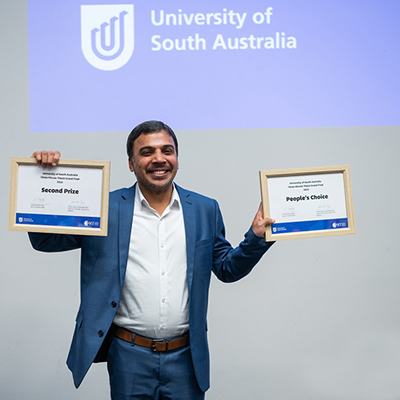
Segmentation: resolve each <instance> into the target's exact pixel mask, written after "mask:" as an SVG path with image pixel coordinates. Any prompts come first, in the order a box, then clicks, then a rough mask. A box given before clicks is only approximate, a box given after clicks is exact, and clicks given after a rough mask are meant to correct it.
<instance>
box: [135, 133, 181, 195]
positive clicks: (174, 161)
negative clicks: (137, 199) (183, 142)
mask: <svg viewBox="0 0 400 400" xmlns="http://www.w3.org/2000/svg"><path fill="white" fill-rule="evenodd" d="M178 168H179V163H178V157H177V155H176V149H175V144H174V140H173V139H172V137H171V136H169V135H168V133H167V132H166V131H164V130H162V131H159V132H152V133H147V134H141V135H140V136H139V137H138V138H137V139H136V140H135V141H134V143H133V160H129V169H130V170H131V171H132V172H134V173H135V175H136V179H137V181H138V184H139V187H140V189H141V190H142V192H146V191H147V192H150V193H155V192H162V191H168V190H169V189H170V188H171V184H172V181H173V180H174V178H175V175H176V173H177V172H178Z"/></svg>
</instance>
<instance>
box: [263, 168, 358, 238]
mask: <svg viewBox="0 0 400 400" xmlns="http://www.w3.org/2000/svg"><path fill="white" fill-rule="evenodd" d="M260 183H261V195H262V202H263V212H264V215H265V216H268V217H271V218H274V219H275V223H274V224H272V225H270V226H267V231H266V234H265V240H266V241H267V242H270V241H275V240H287V239H300V238H311V237H319V236H335V235H348V234H354V233H355V228H354V213H353V199H352V193H351V182H350V168H349V166H336V167H322V168H299V169H283V170H275V171H260Z"/></svg>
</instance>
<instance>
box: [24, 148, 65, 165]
mask: <svg viewBox="0 0 400 400" xmlns="http://www.w3.org/2000/svg"><path fill="white" fill-rule="evenodd" d="M31 158H36V161H37V163H38V164H39V165H40V166H41V167H42V168H51V167H55V166H56V165H57V164H58V162H59V161H60V158H61V153H60V152H59V151H35V152H34V153H33V154H32V155H31Z"/></svg>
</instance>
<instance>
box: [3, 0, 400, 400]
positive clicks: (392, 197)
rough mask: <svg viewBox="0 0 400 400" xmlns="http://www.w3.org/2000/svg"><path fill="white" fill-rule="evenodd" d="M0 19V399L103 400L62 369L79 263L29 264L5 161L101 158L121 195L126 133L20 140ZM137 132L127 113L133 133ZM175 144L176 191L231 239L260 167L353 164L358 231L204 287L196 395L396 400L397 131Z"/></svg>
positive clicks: (18, 48) (291, 244)
mask: <svg viewBox="0 0 400 400" xmlns="http://www.w3.org/2000/svg"><path fill="white" fill-rule="evenodd" d="M0 9H1V15H2V23H1V24H0V38H1V39H0V54H1V60H2V61H1V63H0V110H1V118H0V133H1V135H2V139H3V140H2V143H3V146H1V148H0V152H1V153H0V154H1V159H2V165H3V167H2V169H1V182H2V185H3V188H4V190H2V191H1V193H0V196H1V204H3V205H4V207H3V211H2V212H1V213H0V221H1V224H0V229H1V230H0V234H1V239H2V240H1V241H0V246H1V250H0V254H1V255H2V263H1V267H0V299H1V301H0V314H1V316H2V324H1V327H2V328H1V330H0V339H1V340H0V398H1V399H6V400H25V399H27V398H29V399H31V400H46V399H54V398H57V399H59V400H71V399H77V400H79V399H87V398H96V399H99V400H103V399H108V398H109V396H108V381H107V380H108V377H107V373H106V369H105V365H95V366H94V367H92V369H91V370H90V372H89V374H88V376H87V377H86V379H85V381H84V382H83V384H82V386H81V388H80V389H79V390H77V391H76V390H75V389H74V387H73V384H72V379H71V376H70V373H69V371H68V370H67V367H66V365H65V359H66V355H67V352H68V348H69V343H70V340H71V336H72V332H73V327H74V318H75V314H76V311H77V307H78V304H79V290H78V287H79V252H77V251H74V252H70V253H62V254H41V253H37V252H35V251H34V250H32V249H31V247H30V245H29V242H28V239H27V235H26V234H24V233H19V232H9V231H7V222H8V210H7V205H8V201H9V199H8V196H9V189H8V185H9V176H10V158H11V157H12V156H29V155H30V154H31V153H32V152H33V151H34V150H37V149H60V150H61V151H62V154H63V156H64V157H65V158H71V159H98V160H110V161H111V163H112V167H111V168H112V172H111V187H112V189H115V188H119V187H121V186H130V185H131V184H132V182H133V180H134V179H133V176H132V175H131V174H130V172H129V171H128V167H127V160H126V156H125V147H124V146H125V139H126V136H127V133H128V132H114V133H104V132H96V133H71V134H67V133H65V134H31V133H29V107H28V94H29V91H28V42H27V13H26V1H23V0H13V1H12V2H11V1H5V0H3V1H1V3H0ZM154 118H157V116H156V115H155V116H154ZM288 118H290V114H288ZM139 122H142V121H141V118H140V116H133V117H132V127H133V126H134V125H136V124H137V123H139ZM165 122H167V123H169V124H170V125H171V126H172V127H174V123H176V122H177V121H165ZM177 134H178V138H179V141H180V171H179V174H178V177H177V182H178V183H179V184H180V185H181V186H183V187H186V188H188V189H192V190H195V191H198V192H201V193H203V194H205V195H208V196H211V197H214V198H216V199H218V201H219V203H220V206H221V209H222V212H223V215H224V218H225V224H226V228H227V237H228V239H229V240H231V242H232V243H233V244H238V242H239V241H240V240H241V238H242V235H243V233H244V232H245V231H246V230H247V228H248V226H249V224H250V222H251V220H252V218H253V215H254V213H255V212H256V209H257V207H258V204H259V201H260V194H259V192H260V190H259V182H258V171H259V170H264V169H279V168H291V167H314V166H325V165H342V164H349V165H350V167H351V177H352V187H353V197H354V210H355V220H356V235H352V236H342V237H329V238H319V239H304V240H293V241H285V242H280V243H277V244H275V245H274V246H273V247H272V248H271V250H270V251H269V252H268V253H267V254H266V255H265V256H264V258H263V259H262V261H261V262H260V263H259V265H258V266H257V267H256V269H255V270H254V271H253V273H252V274H251V275H249V276H248V277H247V278H245V279H244V280H242V281H241V282H238V283H235V284H232V285H225V284H222V283H220V282H218V281H217V280H216V279H213V281H212V285H211V295H210V297H211V298H210V312H209V328H210V330H209V333H210V346H211V362H212V377H211V379H212V388H211V390H210V391H209V392H208V395H207V399H208V400H220V399H230V400H241V399H244V398H246V399H268V400H282V399H285V400H286V399H288V400H290V399H293V400H320V399H324V400H376V399H379V400H395V399H399V398H400V378H399V376H400V318H399V316H398V308H397V307H399V306H400V291H399V290H398V286H399V282H400V265H399V258H400V257H399V255H400V251H399V245H398V243H397V241H398V240H397V238H398V231H397V228H398V226H399V225H400V219H399V215H398V213H397V203H398V198H399V196H400V190H399V185H398V173H399V172H400V161H399V156H398V153H399V148H400V135H399V127H361V128H360V127H359V128H354V127H353V128H320V129H317V128H314V129H260V130H249V131H246V130H231V131H178V132H177Z"/></svg>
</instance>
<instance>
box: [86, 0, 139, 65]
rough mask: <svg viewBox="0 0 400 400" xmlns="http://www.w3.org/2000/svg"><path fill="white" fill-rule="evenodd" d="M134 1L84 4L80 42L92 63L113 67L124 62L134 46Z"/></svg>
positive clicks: (128, 57)
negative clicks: (129, 2) (127, 2)
mask: <svg viewBox="0 0 400 400" xmlns="http://www.w3.org/2000/svg"><path fill="white" fill-rule="evenodd" d="M133 26H134V20H133V4H112V5H86V6H81V42H82V51H83V55H84V56H85V58H86V60H87V61H88V62H89V63H90V64H91V65H93V67H95V68H98V69H101V70H103V71H113V70H115V69H118V68H121V67H122V66H124V65H125V64H126V63H127V62H128V61H129V59H130V58H131V56H132V53H133V49H134V31H133Z"/></svg>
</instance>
